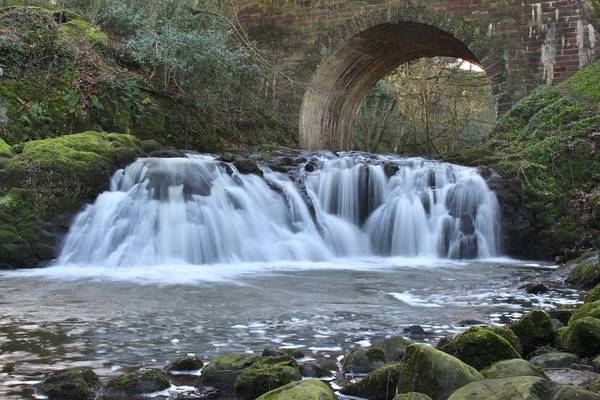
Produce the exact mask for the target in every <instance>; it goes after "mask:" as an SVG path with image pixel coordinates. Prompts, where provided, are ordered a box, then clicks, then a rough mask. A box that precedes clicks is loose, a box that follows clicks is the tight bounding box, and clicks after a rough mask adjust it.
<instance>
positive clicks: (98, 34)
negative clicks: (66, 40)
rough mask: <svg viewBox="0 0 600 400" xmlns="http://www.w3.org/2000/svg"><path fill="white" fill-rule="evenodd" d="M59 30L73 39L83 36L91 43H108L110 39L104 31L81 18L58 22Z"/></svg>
mask: <svg viewBox="0 0 600 400" xmlns="http://www.w3.org/2000/svg"><path fill="white" fill-rule="evenodd" d="M60 30H61V31H62V32H64V33H65V34H66V35H69V36H70V37H71V38H72V39H75V40H79V39H81V38H85V39H87V40H88V41H89V42H90V43H91V44H92V45H107V44H109V43H110V39H109V38H108V35H107V34H106V33H104V32H102V31H101V30H99V29H97V28H95V27H94V26H92V24H90V23H89V22H88V21H86V20H84V19H82V18H74V19H71V20H70V21H67V22H65V23H63V24H60Z"/></svg>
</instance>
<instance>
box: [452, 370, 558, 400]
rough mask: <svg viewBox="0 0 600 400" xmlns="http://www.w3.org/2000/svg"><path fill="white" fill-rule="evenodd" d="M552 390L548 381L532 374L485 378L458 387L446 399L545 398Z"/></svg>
mask: <svg viewBox="0 0 600 400" xmlns="http://www.w3.org/2000/svg"><path fill="white" fill-rule="evenodd" d="M552 390H553V385H552V383H551V382H550V381H548V380H547V379H542V378H537V377H534V376H518V377H514V378H504V379H486V380H483V381H479V382H472V383H469V384H468V385H466V386H464V387H462V388H460V389H458V390H457V391H456V392H454V393H453V394H452V396H450V397H449V398H448V400H507V399H519V400H546V399H549V398H550V397H549V396H550V395H551V393H552Z"/></svg>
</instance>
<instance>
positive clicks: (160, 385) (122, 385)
mask: <svg viewBox="0 0 600 400" xmlns="http://www.w3.org/2000/svg"><path fill="white" fill-rule="evenodd" d="M170 386H171V384H170V382H169V378H168V377H167V375H166V374H165V373H164V372H162V371H161V370H159V369H144V370H139V371H135V372H130V373H128V374H124V375H121V376H118V377H116V378H113V379H111V380H110V381H108V383H107V384H106V390H107V391H108V393H110V394H111V395H113V396H119V395H137V394H144V393H153V392H159V391H161V390H164V389H167V388H168V387H170Z"/></svg>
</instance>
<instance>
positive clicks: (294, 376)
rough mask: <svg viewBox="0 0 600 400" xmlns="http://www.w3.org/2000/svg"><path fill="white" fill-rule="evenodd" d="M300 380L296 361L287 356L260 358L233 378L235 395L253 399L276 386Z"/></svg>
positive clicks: (248, 399) (249, 399)
mask: <svg viewBox="0 0 600 400" xmlns="http://www.w3.org/2000/svg"><path fill="white" fill-rule="evenodd" d="M300 380H302V375H301V374H300V369H299V368H298V364H297V363H296V361H295V360H294V359H293V358H292V357H290V356H288V355H285V356H278V357H268V358H262V359H260V360H258V361H257V362H255V363H253V364H252V365H251V366H249V367H248V368H246V369H244V370H242V372H241V373H240V374H239V376H238V377H237V379H236V380H235V384H234V389H235V393H236V396H237V397H239V398H241V399H242V400H253V399H256V398H257V397H259V396H261V395H262V394H264V393H267V392H269V391H271V390H273V389H276V388H278V387H281V386H284V385H287V384H288V383H291V382H294V381H300Z"/></svg>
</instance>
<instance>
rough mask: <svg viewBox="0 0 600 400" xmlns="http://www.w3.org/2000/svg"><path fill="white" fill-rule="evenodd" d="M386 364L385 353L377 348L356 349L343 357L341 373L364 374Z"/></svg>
mask: <svg viewBox="0 0 600 400" xmlns="http://www.w3.org/2000/svg"><path fill="white" fill-rule="evenodd" d="M386 362H387V359H386V357H385V353H384V352H383V350H381V349H379V348H377V347H372V348H370V349H356V350H353V351H351V352H350V353H348V355H346V357H344V360H343V362H342V371H343V372H349V373H358V374H364V373H368V372H371V371H375V370H376V369H378V368H381V367H383V366H384V365H385V363H386Z"/></svg>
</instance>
